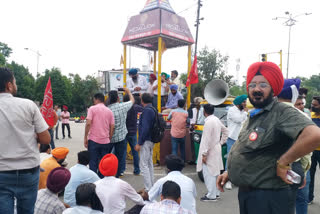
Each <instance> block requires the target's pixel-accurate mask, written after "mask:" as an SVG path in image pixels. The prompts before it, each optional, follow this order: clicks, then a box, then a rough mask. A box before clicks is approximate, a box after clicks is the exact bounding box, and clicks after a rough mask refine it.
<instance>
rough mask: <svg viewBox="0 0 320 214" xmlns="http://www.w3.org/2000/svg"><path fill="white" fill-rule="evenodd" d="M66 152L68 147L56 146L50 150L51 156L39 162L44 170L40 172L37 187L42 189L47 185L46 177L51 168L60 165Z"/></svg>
mask: <svg viewBox="0 0 320 214" xmlns="http://www.w3.org/2000/svg"><path fill="white" fill-rule="evenodd" d="M68 153H69V149H68V148H66V147H57V148H55V149H53V150H52V151H51V154H52V157H50V158H47V159H45V160H44V161H42V163H41V164H40V168H42V169H44V171H43V172H40V179H39V189H44V188H46V187H47V178H48V175H49V173H50V172H51V171H52V170H53V169H55V168H57V167H61V164H62V163H63V161H64V160H65V159H66V157H67V155H68Z"/></svg>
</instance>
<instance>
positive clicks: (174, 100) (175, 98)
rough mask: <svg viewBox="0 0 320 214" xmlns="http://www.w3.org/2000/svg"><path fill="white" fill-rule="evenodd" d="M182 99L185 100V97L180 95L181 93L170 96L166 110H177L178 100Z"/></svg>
mask: <svg viewBox="0 0 320 214" xmlns="http://www.w3.org/2000/svg"><path fill="white" fill-rule="evenodd" d="M181 99H183V96H182V95H181V94H180V92H178V91H177V93H176V94H175V95H173V94H172V93H170V94H169V96H168V101H167V104H166V108H177V106H178V100H181Z"/></svg>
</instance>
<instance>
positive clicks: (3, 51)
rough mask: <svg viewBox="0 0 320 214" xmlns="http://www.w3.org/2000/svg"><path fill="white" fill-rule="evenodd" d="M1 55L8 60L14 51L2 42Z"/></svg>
mask: <svg viewBox="0 0 320 214" xmlns="http://www.w3.org/2000/svg"><path fill="white" fill-rule="evenodd" d="M0 53H1V54H2V55H3V56H4V57H5V58H8V57H9V56H10V54H11V53H12V49H11V48H10V47H9V46H8V45H7V44H6V43H2V42H0Z"/></svg>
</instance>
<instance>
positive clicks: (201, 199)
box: [200, 195, 218, 202]
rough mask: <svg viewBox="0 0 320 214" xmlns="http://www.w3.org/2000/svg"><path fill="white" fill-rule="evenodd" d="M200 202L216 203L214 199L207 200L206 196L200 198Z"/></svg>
mask: <svg viewBox="0 0 320 214" xmlns="http://www.w3.org/2000/svg"><path fill="white" fill-rule="evenodd" d="M200 201H203V202H209V201H212V202H215V201H218V200H217V199H216V198H214V199H211V198H208V197H207V196H206V195H205V196H203V197H202V198H200Z"/></svg>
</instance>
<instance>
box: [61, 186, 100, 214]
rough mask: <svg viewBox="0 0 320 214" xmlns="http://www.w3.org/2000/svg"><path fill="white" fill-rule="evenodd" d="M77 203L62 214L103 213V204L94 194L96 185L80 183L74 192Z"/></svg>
mask: <svg viewBox="0 0 320 214" xmlns="http://www.w3.org/2000/svg"><path fill="white" fill-rule="evenodd" d="M75 198H76V203H77V205H76V206H75V207H72V208H68V209H66V210H65V211H63V214H103V213H102V211H103V206H102V204H101V201H100V199H99V198H98V196H97V194H96V185H95V184H92V183H84V184H80V185H79V186H78V187H77V191H76V192H75Z"/></svg>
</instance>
